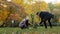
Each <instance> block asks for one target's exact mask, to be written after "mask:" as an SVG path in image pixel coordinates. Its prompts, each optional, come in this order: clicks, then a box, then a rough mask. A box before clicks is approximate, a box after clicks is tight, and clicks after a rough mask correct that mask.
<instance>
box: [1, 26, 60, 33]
mask: <svg viewBox="0 0 60 34" xmlns="http://www.w3.org/2000/svg"><path fill="white" fill-rule="evenodd" d="M0 34H60V27H59V26H56V27H55V26H54V27H53V28H52V29H51V28H50V27H48V28H47V29H45V28H44V27H38V28H37V29H34V28H30V29H23V30H22V29H20V28H10V27H6V28H0Z"/></svg>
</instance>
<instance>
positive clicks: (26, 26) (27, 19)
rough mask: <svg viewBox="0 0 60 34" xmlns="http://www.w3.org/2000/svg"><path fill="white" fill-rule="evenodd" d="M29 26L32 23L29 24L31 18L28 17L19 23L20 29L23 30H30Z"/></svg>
mask: <svg viewBox="0 0 60 34" xmlns="http://www.w3.org/2000/svg"><path fill="white" fill-rule="evenodd" d="M29 25H30V23H29V17H28V16H27V17H26V18H25V19H23V20H22V21H21V22H20V23H19V27H20V28H21V29H25V28H28V26H29Z"/></svg>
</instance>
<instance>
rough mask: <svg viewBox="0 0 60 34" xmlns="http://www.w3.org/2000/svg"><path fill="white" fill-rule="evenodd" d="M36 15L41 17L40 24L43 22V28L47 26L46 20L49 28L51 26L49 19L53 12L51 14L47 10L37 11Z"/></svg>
mask: <svg viewBox="0 0 60 34" xmlns="http://www.w3.org/2000/svg"><path fill="white" fill-rule="evenodd" d="M37 15H38V16H39V17H40V18H41V22H40V24H42V23H43V22H44V26H45V28H47V24H46V21H48V22H49V25H50V28H52V24H51V22H50V20H51V18H53V17H54V15H53V14H51V13H49V12H37Z"/></svg>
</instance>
